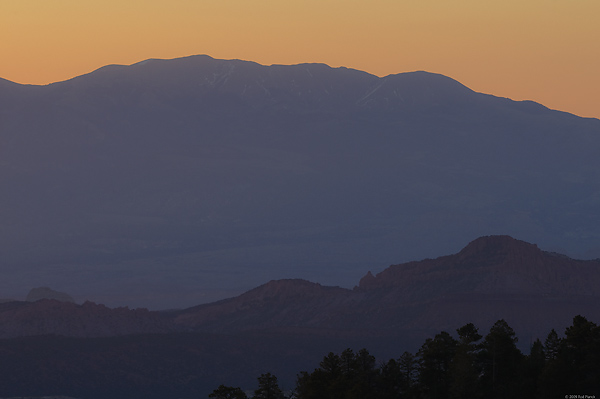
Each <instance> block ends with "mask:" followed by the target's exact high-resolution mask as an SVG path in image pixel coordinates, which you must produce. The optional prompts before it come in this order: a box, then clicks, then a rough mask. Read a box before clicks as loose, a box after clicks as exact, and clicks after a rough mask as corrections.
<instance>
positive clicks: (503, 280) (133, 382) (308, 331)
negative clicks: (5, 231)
mask: <svg viewBox="0 0 600 399" xmlns="http://www.w3.org/2000/svg"><path fill="white" fill-rule="evenodd" d="M599 284H600V260H587V261H583V260H575V259H571V258H569V257H567V256H564V255H560V254H557V253H553V252H546V251H543V250H541V249H540V248H538V247H537V246H536V245H534V244H530V243H527V242H524V241H520V240H516V239H514V238H511V237H509V236H485V237H480V238H478V239H476V240H474V241H472V242H471V243H469V244H468V245H467V246H466V247H464V248H463V249H462V250H461V251H459V252H458V253H456V254H453V255H447V256H442V257H439V258H436V259H425V260H422V261H418V262H408V263H403V264H398V265H392V266H390V267H388V268H386V269H385V270H383V271H382V272H380V273H377V274H375V275H373V274H372V273H371V272H368V273H367V274H366V275H365V276H364V277H363V278H362V279H361V280H360V282H359V284H358V285H357V286H356V287H354V288H353V289H346V288H340V287H331V286H324V285H321V284H318V283H313V282H309V281H306V280H301V279H284V280H274V281H270V282H268V283H266V284H263V285H261V286H259V287H257V288H254V289H252V290H249V291H248V292H246V293H244V294H242V295H239V296H237V297H234V298H229V299H225V300H221V301H217V302H214V303H210V304H203V305H199V306H194V307H190V308H186V309H181V310H171V311H163V312H157V311H148V310H145V309H128V308H116V309H111V308H107V307H106V306H103V305H97V304H94V303H91V302H86V303H84V304H82V305H77V304H74V303H72V302H69V301H68V298H66V299H67V301H58V300H56V299H40V300H37V301H35V302H17V301H13V302H8V303H2V304H0V338H1V339H0V355H1V356H0V357H1V358H2V359H3V361H1V362H0V368H1V369H2V375H3V376H4V377H5V378H3V379H2V381H1V382H0V383H1V386H0V388H2V392H5V393H9V394H10V395H13V396H16V395H25V394H27V395H30V396H43V395H47V394H48V392H62V393H65V394H68V395H70V396H74V397H91V398H96V397H98V398H102V397H107V396H110V397H115V398H121V397H123V398H126V397H129V398H137V397H150V398H154V397H156V398H161V397H171V396H172V397H198V395H199V392H205V393H208V392H210V391H211V390H212V389H215V388H216V387H217V386H218V385H219V384H222V383H226V384H233V385H239V386H242V387H249V386H252V384H253V383H254V382H253V379H254V378H255V377H256V375H259V374H261V373H264V372H274V373H276V374H277V375H278V376H280V377H281V381H282V383H283V384H285V387H286V388H287V389H290V388H292V387H293V386H294V384H296V383H298V384H300V383H303V384H308V383H309V382H310V384H317V383H318V382H319V381H321V380H319V379H318V373H317V372H316V371H315V373H316V374H314V376H315V380H314V381H313V380H307V378H308V377H307V374H306V373H304V374H299V375H300V376H304V377H303V378H304V379H300V380H297V378H296V377H297V376H298V373H299V372H300V371H302V370H305V371H306V370H308V371H310V370H313V369H314V368H315V367H316V366H317V364H316V363H315V359H318V358H319V357H320V356H322V354H323V353H328V352H331V351H333V352H338V353H339V352H341V351H344V350H345V349H346V348H354V349H355V350H357V349H358V348H364V347H367V348H369V350H370V351H371V352H372V353H373V354H374V355H376V356H377V358H378V359H381V360H383V361H387V360H388V359H395V358H398V357H399V356H400V355H401V354H403V355H402V356H403V357H406V356H407V353H408V352H412V353H417V356H418V357H420V359H422V360H423V362H425V360H424V359H425V357H426V355H425V353H426V352H424V351H426V350H429V351H430V354H431V355H432V356H433V359H434V360H435V359H437V360H436V363H434V364H435V365H438V366H439V359H440V356H442V355H443V354H444V353H445V355H444V356H450V355H452V353H454V351H455V349H456V350H457V351H458V348H459V346H457V345H458V342H459V341H456V340H455V338H452V337H456V334H455V332H457V330H458V329H461V327H463V326H466V325H467V324H469V323H473V324H474V325H475V326H477V328H479V329H480V330H479V331H480V333H481V335H484V334H485V332H486V331H488V330H489V331H490V334H491V335H489V336H488V337H486V338H485V340H484V341H483V343H482V345H483V346H482V348H484V350H485V348H486V347H485V343H486V342H488V343H493V342H495V341H492V338H493V336H494V335H493V334H492V332H493V331H495V330H498V328H499V327H498V326H500V327H501V330H502V331H504V332H507V333H510V334H509V336H508V337H509V338H510V339H509V340H508V344H509V346H510V348H511V350H512V351H513V352H514V353H515V354H516V355H518V356H517V358H511V359H512V360H514V361H517V360H519V359H520V360H519V362H521V361H522V360H523V361H524V360H525V358H524V357H523V356H522V355H521V353H520V352H518V350H517V349H515V348H517V347H518V348H519V349H520V350H521V351H522V352H523V353H524V354H528V353H529V352H530V351H531V354H532V355H531V356H534V355H535V356H538V357H540V356H541V359H543V358H544V356H545V355H544V352H540V350H541V349H540V348H541V343H540V342H544V351H546V352H545V353H546V360H547V361H548V362H552V361H553V360H552V359H553V356H556V353H557V352H552V351H553V350H555V351H556V350H558V349H557V348H559V349H560V348H562V349H560V351H562V350H564V351H566V352H564V353H563V354H562V355H560V356H559V357H561V356H563V355H564V359H563V360H564V364H563V363H560V364H559V366H560V367H564V369H561V368H558V369H556V368H554V366H552V368H550V369H548V373H549V374H548V375H545V376H544V381H546V382H552V381H554V385H556V383H558V385H559V386H560V384H561V383H562V384H563V385H565V384H566V385H565V386H567V387H568V388H564V387H563V388H560V389H571V390H572V388H573V387H583V386H590V387H597V386H598V383H597V380H594V378H590V377H589V375H591V376H595V375H597V371H596V370H597V369H598V368H597V367H596V366H594V363H593V362H591V363H590V362H589V361H590V359H592V360H593V359H596V358H597V356H598V351H597V348H598V340H597V338H598V327H597V326H596V324H594V322H593V321H594V320H600V295H599V294H598V292H597V287H598V286H599ZM38 291H39V290H36V292H38ZM44 292H45V293H46V294H48V293H49V294H51V295H56V294H55V292H54V291H52V290H49V289H47V288H45V289H44ZM576 315H583V317H582V316H577V317H575V316H576ZM587 320H590V322H588V321H587ZM572 323H573V324H574V325H577V326H578V327H569V326H570V324H572ZM473 324H471V326H473ZM509 326H510V327H509ZM473 328H475V327H473ZM513 329H514V331H513ZM557 331H558V332H562V331H566V333H565V334H566V335H567V337H566V341H565V340H562V339H561V336H560V335H557V333H556V332H557ZM462 332H463V333H464V332H465V329H464V328H462ZM458 333H459V335H460V334H461V332H460V331H458ZM476 333H477V331H476V330H473V331H471V333H470V334H471V335H470V336H475V335H477V334H476ZM515 334H516V337H518V340H517V339H516V338H515ZM434 335H435V338H433V340H432V337H434ZM459 338H460V342H462V343H463V344H464V343H465V342H463V340H464V338H465V337H464V336H460V337H459ZM480 338H481V336H480ZM537 339H539V340H540V341H537V342H536V340H537ZM423 342H425V343H424V344H423ZM469 342H470V341H466V343H467V344H469ZM498 342H504V343H505V344H506V343H507V341H506V340H504V341H502V340H499V341H498ZM553 342H554V346H553ZM561 342H562V343H561ZM573 343H575V344H576V345H580V346H581V345H583V346H585V348H586V349H585V350H583V349H582V350H579V349H578V348H579V347H577V346H573ZM515 345H516V346H515ZM536 345H537V352H536V351H535V350H534V349H535V348H536ZM419 347H421V349H420V350H419ZM471 347H472V348H471V349H472V350H474V347H473V345H471ZM444 348H445V349H444ZM487 348H488V349H489V348H490V347H489V346H488V347H487ZM407 351H408V352H407ZM444 351H446V352H444ZM560 351H559V352H560ZM344 352H347V351H344ZM502 353H503V352H502ZM511 353H512V352H511ZM540 353H541V355H540ZM489 354H490V356H492V357H493V356H495V355H496V353H495V352H494V353H492V352H489ZM408 355H410V353H408ZM328 356H329V357H331V356H333V355H332V354H330V355H328ZM410 356H412V355H410ZM436 356H437V357H436ZM498 356H500V355H499V354H498ZM573 356H580V358H581V359H584V360H585V361H583V360H582V361H578V360H576V359H578V358H577V357H573ZM450 357H452V356H450ZM500 357H501V356H500ZM500 357H499V358H500ZM411 359H412V360H413V361H414V362H416V360H415V359H413V358H412V357H411ZM449 359H450V358H448V359H446V361H450V360H449ZM474 359H475V358H474ZM573 359H575V360H573ZM509 360H510V359H509ZM534 360H535V359H534ZM538 360H539V359H538ZM473 361H475V360H473ZM561 362H562V361H561ZM569 362H571V363H569ZM586 362H587V363H586ZM500 363H502V362H500V361H499V364H500ZM373 364H374V363H373ZM424 364H425V363H419V362H417V363H414V364H413V365H415V366H418V367H417V368H418V369H419V370H421V371H422V370H423V365H424ZM502 364H505V365H506V363H505V362H504V363H502ZM511 364H513V366H511ZM514 364H517V363H509V365H508V366H507V367H506V368H505V371H506V370H509V371H511V373H513V374H514V376H518V378H516V377H515V378H513V377H514V376H513V377H511V378H512V379H509V380H506V381H505V382H510V381H521V380H523V379H527V378H529V374H528V371H527V370H525V369H521V368H516V366H514ZM321 365H322V364H321ZM473 365H474V366H473V367H483V368H484V369H485V368H486V367H487V368H488V370H487V373H488V374H487V375H488V376H489V375H491V374H489V372H490V371H493V370H495V368H494V367H492V365H491V363H489V362H486V361H482V362H475V363H473ZM438 366H436V370H438V371H440V372H443V373H446V374H447V373H448V372H449V369H448V368H443V367H442V368H440V367H438ZM488 366H489V367H488ZM519 367H520V366H519ZM557 367H558V366H557ZM573 367H576V369H574V368H573ZM538 369H539V370H538V376H539V374H540V373H541V371H540V370H541V366H540V367H539V368H538ZM576 370H588V371H586V372H579V371H576ZM552 373H554V374H552ZM586 373H588V374H586ZM590 373H591V374H590ZM594 373H595V374H594ZM475 375H480V376H481V375H483V374H481V373H480V374H477V373H475ZM511 375H512V374H511ZM553 375H555V376H556V377H559V378H555V377H553ZM452 376H453V377H452V378H455V377H456V375H455V374H452ZM394 378H397V379H398V380H397V381H396V382H398V381H401V378H400V377H398V376H396V377H394ZM536 378H537V377H536ZM483 380H485V378H484V379H483ZM483 380H482V382H481V383H482V384H483V385H482V387H484V385H485V386H488V388H489V389H490V390H492V391H494V389H495V388H494V386H495V385H494V384H493V383H492V382H490V381H488V382H485V381H483ZM311 381H312V382H311ZM439 381H442V380H441V379H440V378H434V379H432V380H431V383H436V384H437V383H438V382H439ZM536 381H537V380H536V379H531V381H529V383H530V385H531V384H533V385H532V386H535V382H536ZM540 381H541V380H540ZM574 381H577V382H576V383H575V382H574ZM586 381H587V382H586ZM174 382H176V383H174ZM392 382H393V381H392ZM583 383H587V384H588V385H582V384H583ZM486 384H487V385H486ZM569 384H570V385H569ZM317 385H318V384H317ZM513 385H514V384H513ZM302 386H304V385H302ZM343 386H348V389H350V386H351V385H347V384H344V385H343ZM474 386H475V385H473V387H474ZM551 386H552V384H550V385H548V386H543V387H542V388H546V390H552V389H554V388H552V389H550V388H551ZM304 388H306V389H308V387H307V386H304ZM446 388H448V387H446ZM513 388H514V389H517V388H518V387H515V386H513ZM513 388H511V389H513ZM332 389H334V388H332ZM482 389H483V388H482ZM486 389H487V388H486ZM494 392H495V391H494ZM590 393H591V392H590ZM415 395H416V394H415ZM316 397H320V396H318V395H317V396H316ZM375 397H379V396H375ZM414 397H427V396H418V395H417V396H414Z"/></svg>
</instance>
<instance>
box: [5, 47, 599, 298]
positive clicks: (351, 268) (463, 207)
mask: <svg viewBox="0 0 600 399" xmlns="http://www.w3.org/2000/svg"><path fill="white" fill-rule="evenodd" d="M0 143H2V145H1V146H0V192H2V202H1V203H0V220H2V223H0V254H1V256H2V266H1V267H2V272H3V276H4V279H3V283H2V284H0V292H1V293H2V295H0V296H2V297H13V298H14V297H18V296H19V295H20V293H21V292H26V291H27V290H28V289H29V288H31V287H32V286H52V287H55V288H58V289H60V290H61V291H65V292H69V293H71V294H72V295H73V296H74V297H75V298H76V299H83V298H90V299H93V300H94V301H97V302H103V303H106V304H108V305H111V306H117V305H125V304H126V305H130V306H144V307H151V308H154V309H159V308H172V307H185V306H191V305H194V304H197V303H201V302H210V301H214V300H217V299H222V298H226V297H231V296H235V295H237V294H239V293H241V292H243V291H246V290H248V289H250V288H252V287H255V286H257V285H259V284H260V283H262V282H264V281H268V280H271V279H280V278H302V279H306V280H312V281H319V282H321V283H323V284H329V285H331V284H340V285H342V286H344V287H351V286H352V285H353V284H355V282H356V281H357V280H358V279H359V278H360V276H361V275H362V274H363V271H364V270H366V269H368V268H374V269H377V268H379V269H383V267H384V266H385V265H389V264H390V263H392V262H398V261H401V262H407V261H410V260H414V259H423V258H426V257H435V256H439V255H442V254H445V253H452V252H455V251H457V250H458V249H459V248H460V247H461V245H463V243H464V242H467V241H468V240H470V239H472V237H476V236H481V235H487V234H510V235H511V236H515V237H519V238H521V239H524V240H527V241H530V242H537V243H538V244H539V245H541V246H543V247H544V248H547V249H549V250H552V251H557V252H561V253H566V254H567V255H569V256H571V257H577V258H594V257H599V256H600V247H599V246H598V243H599V242H600V227H599V226H600V216H599V214H598V209H599V207H600V158H599V157H598V156H597V155H598V153H600V121H599V120H596V119H584V118H578V117H576V116H573V115H570V114H566V113H562V112H558V111H553V110H549V109H547V108H545V107H543V106H541V105H539V104H535V103H532V102H516V101H511V100H509V99H505V98H497V97H494V96H490V95H485V94H481V93H476V92H473V91H472V90H470V89H469V88H467V87H465V86H463V85H461V84H460V83H458V82H456V81H455V80H453V79H450V78H448V77H445V76H442V75H437V74H432V73H427V72H412V73H403V74H397V75H390V76H387V77H383V78H379V77H376V76H373V75H370V74H367V73H365V72H361V71H356V70H352V69H346V68H330V67H328V66H326V65H322V64H301V65H293V66H283V65H275V66H263V65H259V64H256V63H252V62H245V61H239V60H229V61H226V60H216V59H213V58H210V57H208V56H193V57H187V58H182V59H175V60H148V61H144V62H141V63H138V64H134V65H131V66H116V65H113V66H107V67H103V68H100V69H99V70H97V71H94V72H92V73H90V74H87V75H83V76H80V77H77V78H74V79H71V80H68V81H65V82H59V83H54V84H51V85H47V86H25V85H17V84H13V83H10V82H8V81H0ZM149 287H151V288H150V289H149ZM148 292H152V294H151V295H149V294H147V293H148Z"/></svg>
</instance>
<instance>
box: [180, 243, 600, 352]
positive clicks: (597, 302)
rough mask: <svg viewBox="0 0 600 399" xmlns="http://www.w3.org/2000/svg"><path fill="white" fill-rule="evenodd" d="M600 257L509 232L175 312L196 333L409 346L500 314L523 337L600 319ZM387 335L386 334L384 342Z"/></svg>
mask: <svg viewBox="0 0 600 399" xmlns="http://www.w3.org/2000/svg"><path fill="white" fill-rule="evenodd" d="M598 286H600V261H598V260H593V261H581V260H574V259H571V258H568V257H566V256H564V255H559V254H556V253H550V252H545V251H542V250H540V249H539V248H538V247H537V246H536V245H533V244H529V243H526V242H524V241H519V240H515V239H514V238H511V237H509V236H488V237H481V238H479V239H477V240H475V241H473V242H471V243H470V244H469V245H467V246H466V247H465V248H464V249H463V250H461V251H460V252H458V253H457V254H454V255H448V256H443V257H439V258H436V259H426V260H422V261H419V262H409V263H404V264H399V265H394V266H390V267H388V268H387V269H385V270H383V271H382V272H381V273H378V274H377V275H375V276H374V275H373V274H372V273H371V272H369V273H367V275H366V276H364V277H363V278H362V279H361V280H360V283H359V285H358V286H356V287H355V288H354V289H353V290H348V289H343V288H338V287H323V286H321V285H319V284H315V283H309V282H307V281H303V280H280V281H271V282H269V283H267V284H265V285H263V286H260V287H258V288H256V289H254V290H251V291H249V292H247V293H245V294H243V295H240V296H238V297H236V298H231V299H228V300H224V301H219V302H216V303H212V304H206V305H200V306H197V307H193V308H189V309H186V310H184V311H182V312H179V313H177V314H176V317H175V322H176V323H177V324H178V325H180V326H188V327H189V328H191V329H193V330H194V331H203V332H212V333H232V332H251V331H265V330H266V331H279V332H288V333H289V332H295V333H302V334H313V335H317V336H321V337H323V336H332V335H334V336H339V337H344V336H346V337H348V336H352V337H365V338H368V337H370V338H376V337H377V338H380V339H386V338H387V339H390V338H391V337H394V339H395V340H396V341H400V342H403V343H404V344H405V345H417V344H420V343H422V342H423V341H424V339H425V338H427V337H429V336H433V335H434V334H436V333H437V332H440V331H442V330H445V331H449V332H453V331H455V330H456V329H457V328H459V327H461V326H463V325H465V324H467V323H474V324H475V325H476V326H478V327H480V328H481V329H482V330H486V329H488V328H489V327H491V326H492V324H493V323H494V322H496V321H497V320H499V319H505V320H506V321H507V322H508V323H509V324H510V325H511V326H512V327H513V328H514V329H515V331H516V332H517V335H518V336H519V337H521V339H523V341H522V342H521V345H522V346H523V348H524V350H527V349H528V348H529V346H528V345H529V344H530V343H531V342H532V341H531V342H530V340H531V339H535V338H540V339H543V338H545V337H546V335H547V334H548V332H549V331H550V330H551V329H553V328H554V329H556V330H557V331H561V330H562V329H564V328H565V327H567V326H568V325H569V323H570V322H571V320H572V318H573V316H574V315H576V314H583V315H586V316H587V317H590V318H591V319H593V320H595V319H600V295H599V294H598V290H597V287H598ZM392 341H393V340H392Z"/></svg>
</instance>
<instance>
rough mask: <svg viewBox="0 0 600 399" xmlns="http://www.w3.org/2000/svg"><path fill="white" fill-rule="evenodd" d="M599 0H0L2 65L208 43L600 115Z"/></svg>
mask: <svg viewBox="0 0 600 399" xmlns="http://www.w3.org/2000/svg"><path fill="white" fill-rule="evenodd" d="M598 15H600V2H598V1H596V0H576V1H567V0H550V1H549V0H530V1H528V2H522V1H515V0H505V1H503V2H499V1H491V2H480V1H475V0H457V1H455V2H446V1H443V0H406V1H402V2H398V1H392V0H374V1H372V2H369V3H366V2H362V1H359V0H345V1H341V0H324V1H323V0H321V1H319V2H317V1H316V0H302V1H296V0H290V1H288V2H285V3H283V2H278V1H274V0H256V1H252V2H249V1H247V0H228V1H227V2H223V1H222V0H207V1H202V2H197V1H192V0H177V1H175V2H169V3H167V2H162V1H159V0H131V1H128V2H117V1H115V0H105V1H104V2H101V3H100V2H98V3H97V2H80V1H76V0H55V1H52V2H45V1H41V0H5V1H3V2H1V3H0V37H1V38H3V39H4V40H0V54H2V62H1V63H0V77H1V78H4V79H7V80H11V81H13V82H17V83H22V84H48V83H53V82H57V81H64V80H67V79H70V78H72V77H75V76H79V75H82V74H85V73H89V72H91V71H93V70H95V69H98V68H100V67H102V66H105V65H109V64H122V65H130V64H133V63H136V62H140V61H143V60H145V59H149V58H163V59H171V58H179V57H185V56H189V55H195V54H206V55H209V56H211V57H214V58H220V59H242V60H247V61H254V62H258V63H260V64H264V65H271V64H298V63H305V62H308V63H311V62H319V63H325V64H327V65H330V66H332V67H339V66H345V67H348V68H354V69H359V70H362V71H366V72H369V73H372V74H374V75H377V76H385V75H389V74H395V73H401V72H408V71H414V70H426V71H429V72H434V73H440V74H443V75H446V76H449V77H451V78H453V79H456V80H458V81H459V82H461V83H462V84H464V85H466V86H468V87H469V88H471V89H473V90H475V91H478V92H483V93H488V94H493V95H496V96H501V97H508V98H512V99H514V100H533V101H536V102H539V103H541V104H543V105H545V106H547V107H549V108H553V109H558V110H561V111H566V112H571V113H574V114H576V115H579V116H587V117H596V118H600V107H599V106H598V104H600V74H599V73H598V71H600V52H599V51H598V50H597V43H596V41H597V38H598V37H600V24H598V23H597V16H598Z"/></svg>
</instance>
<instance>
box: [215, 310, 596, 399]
mask: <svg viewBox="0 0 600 399" xmlns="http://www.w3.org/2000/svg"><path fill="white" fill-rule="evenodd" d="M456 331H457V334H458V339H455V338H453V337H452V336H451V335H450V334H448V333H447V332H445V331H444V332H441V333H439V334H437V335H436V336H435V337H434V338H428V339H427V340H426V341H425V343H424V344H423V345H422V346H421V348H420V349H419V350H418V351H417V353H416V354H412V353H409V352H404V353H403V354H402V355H401V356H400V357H399V358H398V359H391V360H389V361H387V362H385V363H383V364H379V365H378V364H377V363H376V360H375V357H374V356H372V355H370V354H369V352H368V351H367V350H366V349H361V350H359V351H358V352H356V353H355V352H354V351H352V350H351V349H346V350H345V351H343V352H342V353H341V354H335V353H333V352H331V353H329V354H328V355H327V356H325V357H324V358H323V360H322V361H321V363H320V365H319V367H318V368H317V369H315V370H314V371H313V372H312V373H308V372H306V371H304V372H301V373H300V374H299V375H298V380H297V384H296V389H295V391H294V392H293V393H292V394H291V396H290V398H297V399H397V398H406V399H430V398H432V399H433V398H444V399H446V398H461V399H462V398H511V399H515V398H517V399H518V398H528V399H530V398H564V397H565V396H566V395H580V396H581V397H584V395H588V396H593V395H596V396H597V397H599V398H600V327H598V326H596V324H594V323H592V322H590V321H588V320H587V319H586V318H585V317H582V316H576V317H575V318H574V319H573V325H572V326H570V327H568V328H567V329H566V331H565V334H564V338H560V337H559V336H558V334H557V333H556V331H555V330H552V331H551V332H550V333H549V334H548V337H547V338H546V340H545V341H544V343H542V342H541V341H540V340H539V339H537V340H536V341H535V342H534V343H533V344H532V346H531V350H530V353H529V355H524V354H523V353H521V351H520V350H519V349H518V348H517V346H516V343H517V341H518V339H517V337H516V336H515V332H514V330H513V329H512V328H511V327H510V326H509V325H508V324H507V323H506V321H504V320H499V321H497V322H496V323H495V324H494V325H493V326H492V328H491V329H490V331H489V333H488V334H487V335H486V336H485V337H483V336H482V335H480V334H479V333H478V329H477V328H476V327H475V326H474V325H473V324H472V323H469V324H467V325H465V326H463V327H461V328H459V329H457V330H456ZM258 382H259V388H258V389H257V390H256V391H255V393H254V396H252V398H254V399H271V398H273V399H282V398H285V396H284V394H283V393H282V392H281V390H280V389H279V386H278V385H277V378H276V377H275V376H273V375H271V374H263V375H261V376H260V377H259V378H258ZM210 397H211V398H217V399H243V398H247V396H246V394H245V393H244V392H243V391H242V390H241V389H240V388H232V387H225V386H223V385H221V386H220V387H219V388H218V389H216V390H215V391H213V393H212V394H211V395H210Z"/></svg>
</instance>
